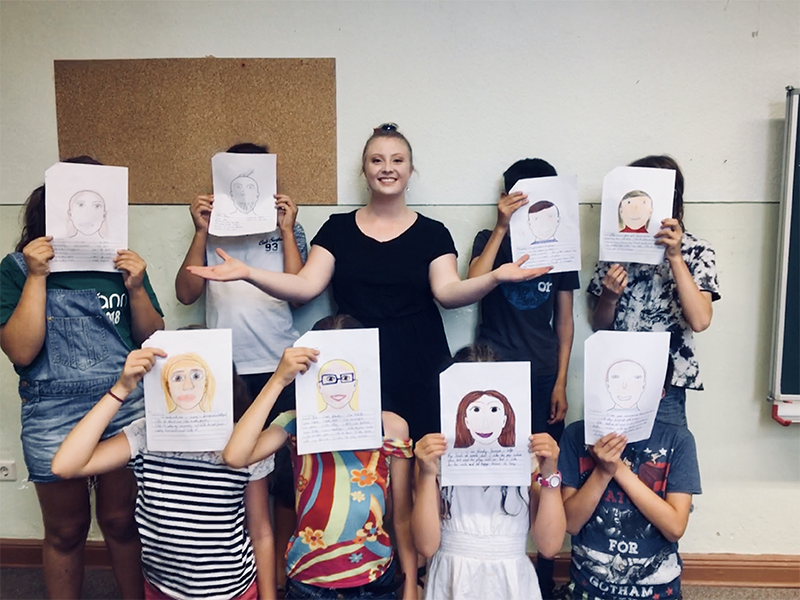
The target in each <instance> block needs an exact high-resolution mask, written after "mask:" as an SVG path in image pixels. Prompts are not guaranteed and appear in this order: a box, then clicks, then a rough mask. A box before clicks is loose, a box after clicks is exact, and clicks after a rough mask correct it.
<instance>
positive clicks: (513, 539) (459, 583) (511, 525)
mask: <svg viewBox="0 0 800 600" xmlns="http://www.w3.org/2000/svg"><path fill="white" fill-rule="evenodd" d="M501 489H502V488H500V486H490V487H486V488H484V487H464V486H459V487H454V488H452V490H451V491H452V495H451V504H450V518H449V519H443V520H442V541H441V544H440V545H439V550H438V551H437V552H436V554H435V555H434V556H433V558H432V559H431V564H430V570H429V573H428V582H427V585H426V586H425V598H426V600H451V599H452V600H470V599H473V598H474V599H475V600H487V599H494V598H497V599H503V600H517V599H518V600H541V598H542V595H541V592H540V590H539V581H538V579H537V578H536V570H535V569H534V567H533V563H531V561H530V559H529V558H528V555H527V552H526V548H527V542H528V530H529V528H530V516H529V512H528V500H529V497H528V488H522V489H520V490H519V491H520V492H521V495H522V498H520V493H518V491H517V488H515V487H509V488H507V495H506V501H505V507H506V511H507V512H508V513H509V514H505V513H504V512H503V509H502V507H501V499H502V494H501Z"/></svg>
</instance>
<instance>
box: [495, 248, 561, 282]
mask: <svg viewBox="0 0 800 600" xmlns="http://www.w3.org/2000/svg"><path fill="white" fill-rule="evenodd" d="M529 258H530V257H529V256H528V255H527V254H525V255H524V256H521V257H520V258H519V259H518V260H515V261H514V262H513V263H506V264H504V265H500V266H499V267H497V268H496V269H495V270H494V271H493V272H494V275H495V277H496V278H497V282H498V283H509V282H518V281H528V280H529V279H536V278H537V277H541V276H542V275H544V274H545V273H548V272H550V271H551V270H552V269H553V267H538V268H536V269H523V268H522V265H523V264H525V261H526V260H528V259H529Z"/></svg>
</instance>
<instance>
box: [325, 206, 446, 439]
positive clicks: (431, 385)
mask: <svg viewBox="0 0 800 600" xmlns="http://www.w3.org/2000/svg"><path fill="white" fill-rule="evenodd" d="M311 244H312V245H318V246H322V247H323V248H325V249H326V250H328V251H329V252H330V253H331V254H333V256H334V258H335V259H336V267H335V270H334V275H333V282H332V283H333V297H334V299H335V300H336V303H337V305H338V306H339V312H340V313H344V314H349V315H351V316H353V317H355V318H356V319H358V320H359V321H361V322H362V323H363V324H364V325H365V326H366V327H377V328H378V329H379V330H380V349H381V392H382V402H383V410H390V411H392V412H395V413H397V414H399V415H400V416H402V417H403V418H404V419H405V420H406V421H407V422H408V425H409V428H410V430H411V437H412V438H414V439H415V440H416V439H419V438H420V437H422V436H423V435H424V434H426V433H430V432H438V431H439V430H440V426H439V372H440V370H441V369H442V368H443V367H444V366H446V364H447V361H448V359H449V358H450V349H449V347H448V345H447V338H446V337H445V333H444V325H443V323H442V318H441V315H440V314H439V309H438V307H437V306H436V304H435V302H434V299H433V293H432V292H431V285H430V280H429V278H428V271H429V267H430V264H431V262H432V261H433V260H435V259H436V258H438V257H439V256H442V255H444V254H456V248H455V244H454V243H453V238H452V237H451V236H450V232H449V231H447V228H446V227H445V226H444V225H443V224H442V223H439V222H438V221H434V220H432V219H429V218H427V217H424V216H422V215H417V220H416V221H415V222H414V224H413V225H411V227H409V228H408V229H407V230H406V231H404V232H403V233H402V234H400V235H399V236H397V237H396V238H394V239H393V240H389V241H387V242H379V241H377V240H375V239H373V238H371V237H368V236H366V235H364V233H362V232H361V230H360V229H359V228H358V226H357V225H356V213H355V211H353V212H350V213H346V214H337V215H331V217H330V218H329V219H328V221H327V222H326V223H325V224H324V225H323V226H322V228H321V229H320V230H319V233H317V235H316V237H314V239H313V240H311Z"/></svg>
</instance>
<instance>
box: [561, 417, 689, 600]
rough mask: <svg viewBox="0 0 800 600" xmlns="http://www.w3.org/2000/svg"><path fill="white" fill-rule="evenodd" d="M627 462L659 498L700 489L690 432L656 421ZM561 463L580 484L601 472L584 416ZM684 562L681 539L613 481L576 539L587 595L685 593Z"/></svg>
mask: <svg viewBox="0 0 800 600" xmlns="http://www.w3.org/2000/svg"><path fill="white" fill-rule="evenodd" d="M622 460H623V462H625V463H626V464H627V465H628V466H629V467H630V468H631V470H632V471H633V472H634V473H636V474H637V475H638V476H639V479H641V480H642V481H643V482H644V483H645V484H647V487H649V488H650V489H651V490H653V491H654V492H655V493H656V494H658V496H659V497H660V498H666V495H667V494H668V493H685V494H699V493H701V488H700V472H699V470H698V466H697V450H696V448H695V443H694V437H693V436H692V434H691V433H690V432H689V430H688V429H685V428H682V427H676V426H674V425H665V424H663V423H658V422H656V423H655V425H654V426H653V432H652V434H651V435H650V439H648V440H644V441H641V442H635V443H631V444H628V445H627V447H626V448H625V450H624V452H623V453H622ZM558 468H559V470H560V471H561V474H562V477H563V484H564V485H567V486H569V487H572V488H575V489H580V487H581V486H582V485H583V484H584V482H585V481H586V480H587V479H588V478H589V475H590V474H591V473H592V471H593V470H594V468H595V463H594V460H593V459H592V457H591V455H590V454H589V451H588V450H587V448H586V445H585V444H584V426H583V421H578V422H576V423H572V424H571V425H569V426H568V427H567V429H566V430H565V431H564V435H563V437H562V439H561V453H560V455H559V459H558ZM681 564H682V563H681V559H680V556H679V555H678V544H677V542H670V541H669V540H667V538H665V537H664V536H663V535H662V534H661V532H660V531H659V530H658V528H656V526H655V525H653V524H652V523H650V522H649V521H648V520H647V518H646V517H645V516H644V515H643V514H642V513H641V512H640V511H639V509H638V508H637V507H636V505H635V504H634V503H633V502H631V499H630V498H629V497H628V495H627V494H626V493H625V492H624V491H623V490H622V488H621V487H620V486H619V484H617V482H616V481H614V480H612V481H611V482H610V483H609V484H608V487H607V488H606V491H605V492H604V493H603V497H602V498H601V499H600V502H599V503H598V504H597V508H595V511H594V513H593V514H592V516H591V518H590V519H589V520H588V521H587V522H586V524H585V525H584V526H583V528H581V530H580V532H578V534H577V535H573V536H572V561H571V564H570V578H571V579H572V583H573V585H574V586H575V588H576V590H577V591H579V592H582V593H584V594H586V596H584V597H588V598H601V599H603V600H613V599H615V598H620V597H632V598H660V599H667V598H678V597H679V596H680V587H681V582H680V575H681Z"/></svg>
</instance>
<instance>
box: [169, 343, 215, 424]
mask: <svg viewBox="0 0 800 600" xmlns="http://www.w3.org/2000/svg"><path fill="white" fill-rule="evenodd" d="M161 386H162V387H163V388H164V397H165V399H166V402H167V410H168V411H169V412H170V413H176V414H181V413H183V414H186V413H204V412H208V411H209V410H211V405H212V403H213V402H214V392H215V391H216V381H215V379H214V374H213V373H212V372H211V369H210V368H209V367H208V363H206V361H205V360H203V358H202V357H201V356H200V355H199V354H195V353H194V352H187V353H186V354H178V355H176V356H172V357H170V358H169V359H168V360H167V362H166V363H165V364H164V368H163V369H161Z"/></svg>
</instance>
